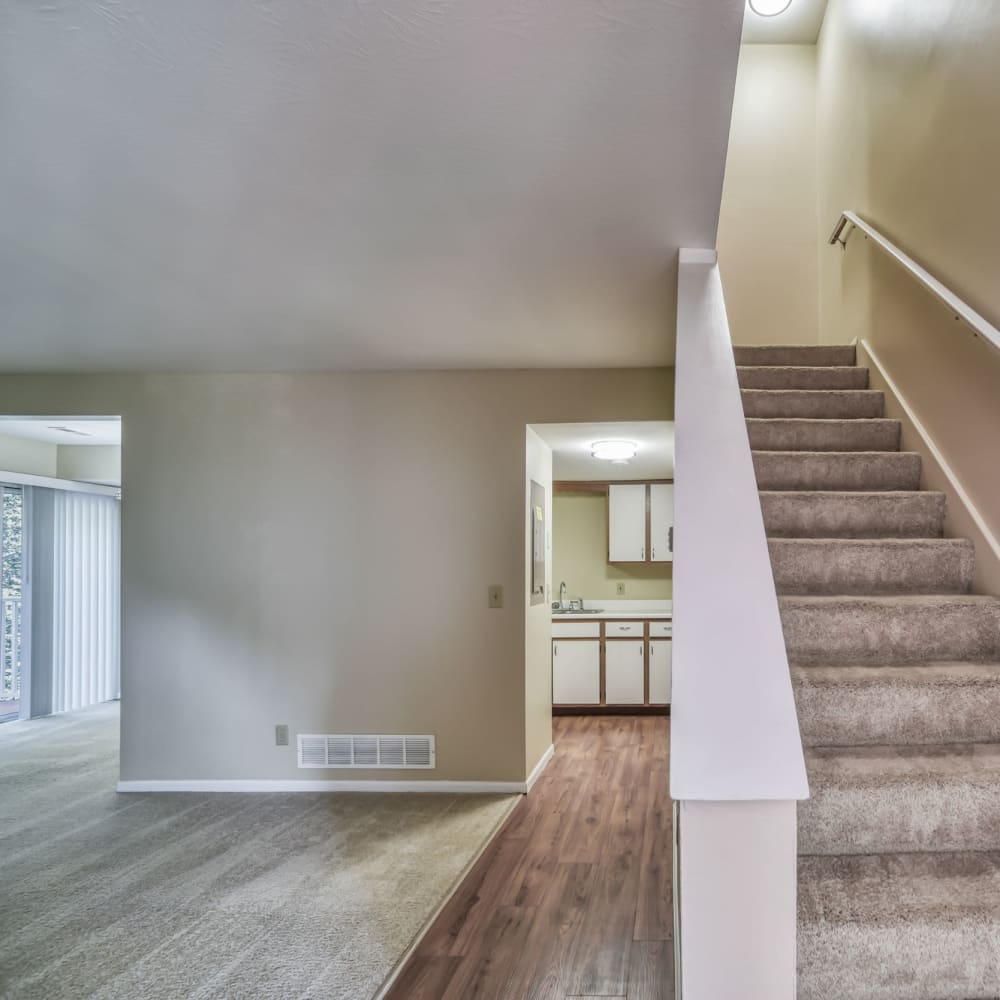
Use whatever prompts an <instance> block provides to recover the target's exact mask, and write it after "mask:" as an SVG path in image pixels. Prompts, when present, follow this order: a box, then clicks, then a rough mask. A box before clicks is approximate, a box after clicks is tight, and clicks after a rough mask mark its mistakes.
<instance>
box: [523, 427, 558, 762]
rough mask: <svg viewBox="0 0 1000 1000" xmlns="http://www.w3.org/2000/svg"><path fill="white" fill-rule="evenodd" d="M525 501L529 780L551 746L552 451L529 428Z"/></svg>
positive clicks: (525, 630)
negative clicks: (540, 518) (540, 501)
mask: <svg viewBox="0 0 1000 1000" xmlns="http://www.w3.org/2000/svg"><path fill="white" fill-rule="evenodd" d="M532 480H534V481H535V482H536V483H538V485H539V486H541V487H542V489H543V490H545V508H544V518H545V594H544V595H543V596H544V600H543V601H541V603H538V604H532V603H531V593H530V590H531V575H532V573H531V571H532V567H531V559H532V552H531V549H532V532H531V529H530V527H529V523H530V521H531V518H532V515H533V512H532V510H531V482H532ZM524 501H525V504H524V513H525V517H524V520H523V522H522V523H523V524H524V526H525V531H524V583H523V586H522V590H521V593H522V594H523V600H524V615H525V618H524V746H525V762H524V766H525V770H526V772H527V773H528V774H530V773H531V771H532V770H533V768H534V767H535V765H536V764H537V763H538V762H539V760H541V758H542V756H543V755H544V754H545V752H546V751H547V750H548V748H549V747H550V746H551V745H552V608H551V604H550V601H551V597H552V449H551V448H550V447H549V446H548V445H547V444H546V443H545V442H544V441H543V440H542V439H541V438H540V437H539V436H538V435H537V434H536V433H535V432H534V431H533V430H532V429H531V428H530V427H526V428H525V476H524Z"/></svg>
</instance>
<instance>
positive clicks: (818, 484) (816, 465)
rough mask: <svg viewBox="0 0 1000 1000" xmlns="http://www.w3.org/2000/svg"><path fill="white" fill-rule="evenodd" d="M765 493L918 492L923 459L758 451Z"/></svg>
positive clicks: (757, 464) (897, 455) (760, 482)
mask: <svg viewBox="0 0 1000 1000" xmlns="http://www.w3.org/2000/svg"><path fill="white" fill-rule="evenodd" d="M753 464H754V469H755V470H756V472H757V487H758V489H761V490H850V491H854V492H869V491H885V490H916V489H919V487H920V456H919V455H916V454H913V453H912V452H895V453H894V452H858V453H855V454H843V453H841V452H838V453H827V454H823V453H816V452H787V451H755V452H754V453H753Z"/></svg>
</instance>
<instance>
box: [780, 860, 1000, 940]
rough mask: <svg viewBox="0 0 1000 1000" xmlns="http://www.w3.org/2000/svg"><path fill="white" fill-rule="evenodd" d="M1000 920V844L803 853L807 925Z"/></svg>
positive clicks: (802, 902) (802, 919)
mask: <svg viewBox="0 0 1000 1000" xmlns="http://www.w3.org/2000/svg"><path fill="white" fill-rule="evenodd" d="M975 917H988V918H989V919H990V920H991V921H993V920H996V921H1000V851H946V852H940V853H937V852H914V853H905V854H903V853H898V854H897V853H893V854H855V855H847V854H845V855H841V854H834V855H825V856H824V855H800V856H799V924H800V926H801V925H802V924H803V923H813V922H821V923H834V924H884V923H885V922H887V921H890V920H892V921H901V922H909V921H922V920H933V921H935V923H938V922H941V921H956V920H962V919H967V918H975Z"/></svg>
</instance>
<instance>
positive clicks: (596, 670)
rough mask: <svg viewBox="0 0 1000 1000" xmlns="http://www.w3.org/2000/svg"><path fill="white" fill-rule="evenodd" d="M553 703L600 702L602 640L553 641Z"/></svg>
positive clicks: (593, 703) (583, 703)
mask: <svg viewBox="0 0 1000 1000" xmlns="http://www.w3.org/2000/svg"><path fill="white" fill-rule="evenodd" d="M552 703H553V704H554V705H599V704H600V703H601V643H600V640H599V639H594V640H593V641H591V640H589V639H586V640H582V639H567V640H564V641H560V640H558V639H556V640H554V641H553V643H552Z"/></svg>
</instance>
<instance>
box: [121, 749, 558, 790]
mask: <svg viewBox="0 0 1000 1000" xmlns="http://www.w3.org/2000/svg"><path fill="white" fill-rule="evenodd" d="M544 759H545V758H543V760H544ZM539 765H540V766H539V767H536V768H535V771H537V772H538V773H541V767H543V766H544V765H543V764H542V762H541V761H539ZM534 774H535V772H534V771H533V772H532V775H533V776H534ZM528 788H529V785H528V783H527V782H525V781H369V780H364V779H359V780H351V779H346V780H341V779H334V780H326V781H324V780H315V779H301V780H299V779H295V778H292V779H291V780H283V779H281V780H273V781H269V780H266V781H255V780H238V779H234V780H229V781H226V780H222V781H219V780H213V779H209V780H195V781H175V780H167V781H160V780H156V781H119V782H118V791H119V792H438V793H440V792H449V793H452V794H458V795H524V794H525V793H526V792H527V791H528Z"/></svg>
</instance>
